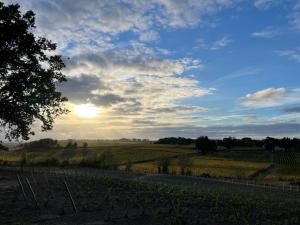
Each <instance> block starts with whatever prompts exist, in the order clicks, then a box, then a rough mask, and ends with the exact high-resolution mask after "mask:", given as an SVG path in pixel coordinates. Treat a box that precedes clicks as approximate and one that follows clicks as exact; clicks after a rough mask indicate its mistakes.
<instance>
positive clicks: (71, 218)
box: [0, 171, 163, 225]
mask: <svg viewBox="0 0 300 225" xmlns="http://www.w3.org/2000/svg"><path fill="white" fill-rule="evenodd" d="M26 178H28V180H30V181H31V185H32V188H33V190H35V191H34V192H35V195H36V198H37V200H38V204H39V205H38V206H36V205H35V202H34V199H33V196H32V194H31V192H30V190H29V188H28V187H27V183H26ZM21 179H22V184H23V185H24V190H25V193H26V198H27V199H28V201H25V199H24V196H23V195H22V190H21V187H20V185H19V183H18V179H17V176H16V174H15V173H12V172H2V171H1V172H0V224H3V225H26V224H31V225H50V224H51V225H52V224H53V225H54V224H55V225H68V224H70V225H71V224H72V225H79V224H80V225H81V224H82V225H83V224H84V225H104V224H105V225H111V224H124V225H126V224H131V225H133V224H137V225H138V224H161V222H159V221H162V220H163V218H162V217H160V216H159V217H160V218H159V217H157V218H153V217H152V216H147V215H144V214H143V213H141V212H139V210H138V209H136V210H130V212H127V211H124V210H120V209H118V208H116V206H110V205H109V204H107V206H101V204H98V205H97V204H95V202H92V203H91V204H92V205H93V206H90V205H88V202H87V201H86V204H81V205H80V206H78V203H77V207H78V208H77V213H75V212H74V209H73V208H72V204H71V200H70V198H69V196H68V194H67V191H66V190H64V186H63V185H59V186H60V187H59V188H61V191H62V192H64V196H61V193H60V195H58V194H57V193H58V191H57V190H55V189H53V190H52V191H49V190H50V189H49V190H46V188H47V185H49V184H47V183H48V182H49V183H51V186H53V181H51V178H50V179H49V180H48V181H44V180H43V177H42V176H34V177H32V176H31V175H30V174H27V175H21ZM35 182H38V183H40V184H41V183H42V182H43V184H42V186H43V187H42V188H43V190H42V191H38V190H37V186H36V184H35ZM54 182H56V181H54ZM55 188H57V187H55ZM73 191H74V189H73ZM42 192H43V194H42ZM45 192H49V193H48V194H49V195H48V196H46V197H45V196H44V195H45V194H44V193H45ZM84 194H87V195H88V189H87V191H86V193H82V192H81V193H78V192H76V195H81V196H76V197H77V198H79V197H85V196H83V195H84ZM51 195H54V196H51ZM86 197H88V196H86ZM83 202H84V201H83ZM99 202H100V200H99ZM81 203H82V202H81ZM113 207H115V208H113Z"/></svg>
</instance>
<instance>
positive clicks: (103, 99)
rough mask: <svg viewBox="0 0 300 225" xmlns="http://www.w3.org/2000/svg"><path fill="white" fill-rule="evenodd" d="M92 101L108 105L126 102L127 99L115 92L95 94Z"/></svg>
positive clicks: (100, 104) (96, 103)
mask: <svg viewBox="0 0 300 225" xmlns="http://www.w3.org/2000/svg"><path fill="white" fill-rule="evenodd" d="M90 101H91V102H92V103H93V104H95V105H99V106H104V107H106V106H111V105H113V104H116V103H119V102H124V101H126V99H125V98H123V97H121V96H119V95H116V94H113V93H106V94H103V95H94V96H93V97H92V98H91V99H90Z"/></svg>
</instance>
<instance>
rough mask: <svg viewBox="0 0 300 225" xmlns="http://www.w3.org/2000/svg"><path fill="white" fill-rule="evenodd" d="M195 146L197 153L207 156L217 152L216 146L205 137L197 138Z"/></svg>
mask: <svg viewBox="0 0 300 225" xmlns="http://www.w3.org/2000/svg"><path fill="white" fill-rule="evenodd" d="M195 146H196V149H197V151H198V152H201V153H202V154H207V153H209V152H214V151H216V150H217V144H216V142H215V141H214V140H209V138H208V137H207V136H202V137H198V138H197V139H196V142H195Z"/></svg>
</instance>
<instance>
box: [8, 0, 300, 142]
mask: <svg viewBox="0 0 300 225" xmlns="http://www.w3.org/2000/svg"><path fill="white" fill-rule="evenodd" d="M4 2H5V3H6V4H9V3H19V4H20V5H21V9H22V11H26V10H29V9H32V10H33V11H34V12H35V13H36V26H37V28H36V30H35V31H34V32H35V33H36V34H37V35H38V36H45V37H47V38H48V39H50V40H52V41H53V42H56V43H57V47H58V48H57V53H58V54H61V55H62V56H63V59H64V62H65V64H66V68H65V69H64V71H63V72H64V74H65V75H66V76H67V78H68V82H66V83H64V84H63V85H59V86H58V89H59V90H60V91H62V93H63V95H64V96H66V97H68V99H69V102H68V103H67V107H68V108H69V109H70V110H71V112H70V113H69V114H68V115H64V116H62V117H60V118H59V119H57V120H56V123H55V125H54V129H53V130H52V131H50V132H46V133H44V132H40V131H39V128H38V127H39V126H38V125H39V124H38V122H37V123H36V124H35V125H34V129H35V130H36V136H35V137H34V138H43V137H52V138H57V139H69V138H81V139H86V138H88V139H95V138H97V139H98V138H99V139H115V138H133V137H135V138H148V139H157V138H160V137H167V136H185V137H198V136H201V135H207V136H209V137H212V138H222V137H226V136H234V137H244V136H250V137H253V138H262V137H265V136H274V137H282V136H289V137H300V79H299V75H300V74H299V69H300V41H299V40H300V39H299V37H300V1H298V0H147V1H144V0H89V1H85V0H76V1H73V0H51V1H50V0H48V1H47V0H26V1H13V0H9V1H7V0H6V1H4Z"/></svg>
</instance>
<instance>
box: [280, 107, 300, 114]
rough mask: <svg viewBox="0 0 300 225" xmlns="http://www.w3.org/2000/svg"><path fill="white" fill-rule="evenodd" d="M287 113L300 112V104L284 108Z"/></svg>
mask: <svg viewBox="0 0 300 225" xmlns="http://www.w3.org/2000/svg"><path fill="white" fill-rule="evenodd" d="M283 111H284V112H286V113H300V106H299V107H290V108H285V109H283Z"/></svg>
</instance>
